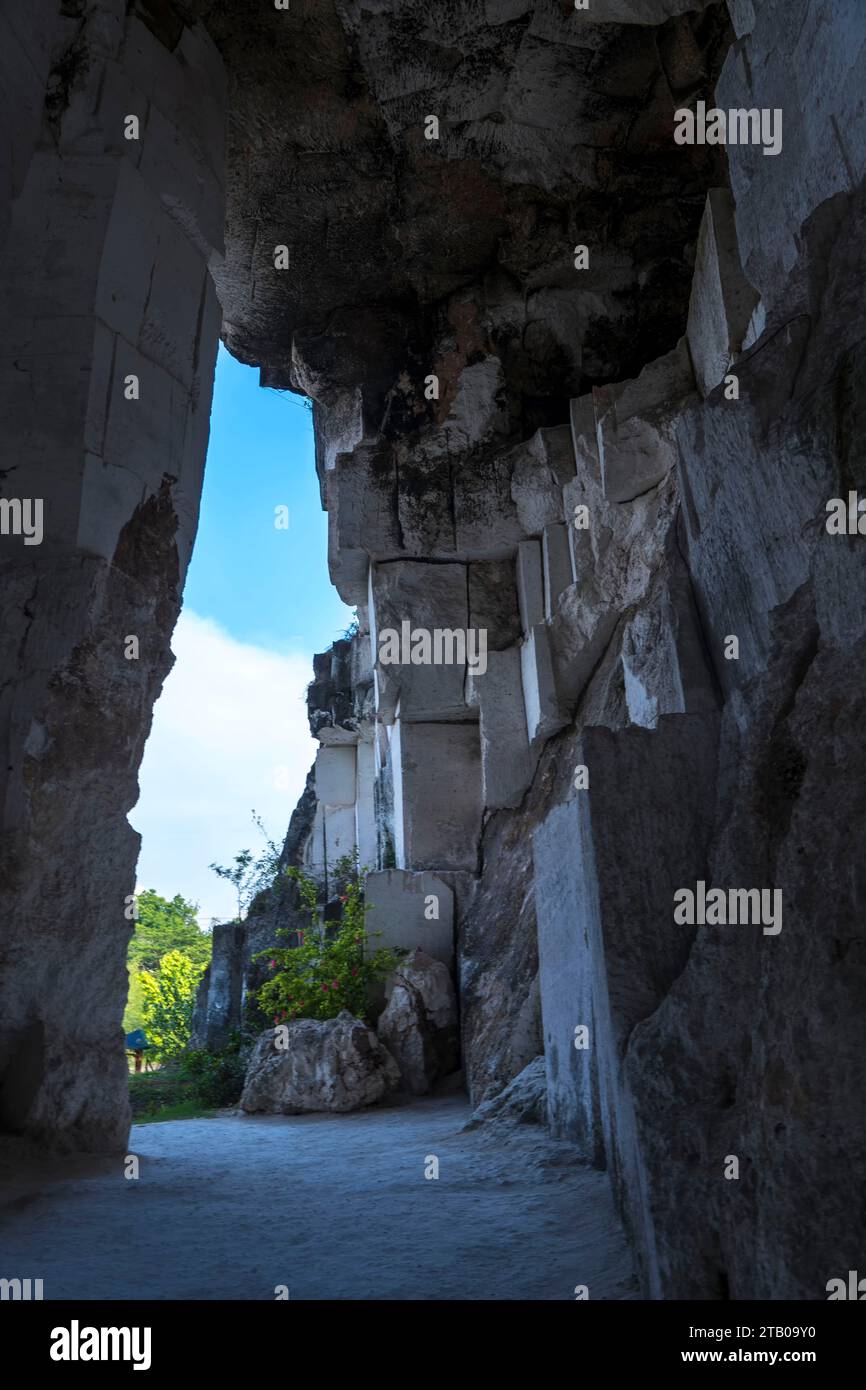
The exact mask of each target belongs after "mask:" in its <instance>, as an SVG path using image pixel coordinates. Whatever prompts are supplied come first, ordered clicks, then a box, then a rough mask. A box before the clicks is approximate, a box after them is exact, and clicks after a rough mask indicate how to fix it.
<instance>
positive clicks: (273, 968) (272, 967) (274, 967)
mask: <svg viewBox="0 0 866 1390" xmlns="http://www.w3.org/2000/svg"><path fill="white" fill-rule="evenodd" d="M276 968H277V962H276V961H275V960H272V961H271V969H272V970H276Z"/></svg>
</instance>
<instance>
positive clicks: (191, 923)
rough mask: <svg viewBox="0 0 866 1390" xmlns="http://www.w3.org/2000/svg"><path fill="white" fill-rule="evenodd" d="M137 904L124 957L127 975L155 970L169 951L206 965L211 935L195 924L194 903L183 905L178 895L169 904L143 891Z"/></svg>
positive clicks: (184, 903) (182, 899)
mask: <svg viewBox="0 0 866 1390" xmlns="http://www.w3.org/2000/svg"><path fill="white" fill-rule="evenodd" d="M137 905H138V920H137V921H136V924H135V931H134V932H133V935H132V940H131V941H130V943H129V952H128V954H127V963H128V965H129V972H130V976H131V975H132V974H133V973H134V972H137V971H140V970H150V971H154V970H158V969H159V963H160V961H161V960H162V958H163V956H165V955H167V953H168V952H169V951H182V952H183V954H184V955H185V956H187V957H188V958H189V959H190V960H191V961H193V962H194V963H195V964H196V965H207V964H208V962H209V961H210V956H211V934H210V931H209V930H208V931H202V929H201V927H200V926H199V925H198V922H197V920H196V913H197V912H198V904H197V903H190V902H187V901H186V899H185V898H182V897H181V895H180V893H175V895H174V897H173V898H172V899H171V901H169V900H168V898H161V897H160V895H159V894H158V893H155V892H154V891H153V889H152V888H146V889H145V890H144V891H143V892H141V893H139V894H138V897H137Z"/></svg>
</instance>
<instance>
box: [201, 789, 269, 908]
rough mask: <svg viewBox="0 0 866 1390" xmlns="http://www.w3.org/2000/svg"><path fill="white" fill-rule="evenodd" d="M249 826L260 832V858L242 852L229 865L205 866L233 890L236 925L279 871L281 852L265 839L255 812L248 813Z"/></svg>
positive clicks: (263, 830) (244, 851)
mask: <svg viewBox="0 0 866 1390" xmlns="http://www.w3.org/2000/svg"><path fill="white" fill-rule="evenodd" d="M252 817H253V824H254V825H255V826H256V828H257V829H258V830H259V831H261V834H262V836H263V838H264V841H265V848H264V849H263V850H262V852H261V854H259V855H258V856H255V855H254V854H253V852H252V850H250V849H242V850H241V852H240V854H236V855H235V857H234V859H233V861H232V863H231V864H230V865H225V864H209V865H208V868H209V869H213V871H214V873H215V874H217V875H218V876H219V877H220V878H223V879H225V880H226V882H227V883H230V884H231V885H232V887H233V888H234V890H235V894H236V896H237V900H238V915H237V917H236V918H235V921H236V922H240V921H241V919H242V918H243V917H244V915H245V914H246V913H248V911H249V908H250V907H251V905H252V904H253V902H254V901H255V900H256V899H257V898H258V897H259V896H260V895H261V894H262V893H265V892H266V891H267V890H268V889H270V888H271V887H273V884H274V880H275V878H276V877H277V874H278V872H279V867H280V856H281V854H282V850H281V848H280V846H279V845H278V844H276V843H275V842H274V841H273V840H272V839H270V837H269V836H268V832H267V831H266V830H265V827H264V825H263V824H262V818H261V816H259V815H258V814H257V813H256V812H255V811H253V813H252Z"/></svg>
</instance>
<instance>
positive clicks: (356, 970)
mask: <svg viewBox="0 0 866 1390" xmlns="http://www.w3.org/2000/svg"><path fill="white" fill-rule="evenodd" d="M357 973H358V967H357V965H353V966H352V974H353V975H357Z"/></svg>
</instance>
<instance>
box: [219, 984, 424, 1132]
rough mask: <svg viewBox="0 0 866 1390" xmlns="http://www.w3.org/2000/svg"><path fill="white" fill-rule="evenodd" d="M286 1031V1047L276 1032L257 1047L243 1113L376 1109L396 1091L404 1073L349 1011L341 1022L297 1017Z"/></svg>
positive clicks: (270, 1032)
mask: <svg viewBox="0 0 866 1390" xmlns="http://www.w3.org/2000/svg"><path fill="white" fill-rule="evenodd" d="M286 1027H287V1029H288V1036H287V1039H286V1045H285V1047H284V1048H280V1049H278V1048H277V1047H276V1046H275V1037H274V1034H275V1030H274V1029H270V1030H268V1031H267V1032H265V1033H262V1035H261V1037H260V1038H259V1040H258V1042H257V1043H256V1046H255V1048H254V1050H253V1054H252V1056H251V1057H250V1061H249V1065H248V1067H247V1074H246V1078H245V1080H244V1089H243V1094H242V1096H241V1108H242V1109H243V1110H246V1111H248V1112H250V1113H255V1112H257V1111H262V1110H263V1111H265V1112H266V1113H267V1114H270V1115H303V1114H306V1113H308V1112H310V1111H319V1110H328V1111H331V1112H336V1113H339V1114H342V1113H344V1112H345V1111H347V1110H360V1109H361V1108H362V1107H363V1106H365V1105H375V1104H376V1102H377V1101H379V1100H382V1099H383V1098H384V1097H385V1096H386V1095H387V1094H388V1093H389V1091H393V1090H394V1089H395V1088H396V1086H397V1084H398V1082H399V1079H400V1073H399V1071H398V1069H397V1064H396V1062H395V1061H394V1059H393V1057H391V1055H390V1054H389V1053H388V1052H387V1051H386V1049H385V1048H384V1047H383V1046H382V1044H381V1043H380V1041H379V1039H378V1038H377V1037H376V1034H375V1033H374V1032H373V1030H372V1028H368V1027H367V1025H366V1023H362V1022H361V1021H360V1019H357V1018H353V1016H352V1015H351V1014H350V1013H349V1012H348V1010H347V1009H344V1010H343V1012H342V1013H341V1014H339V1015H338V1016H337V1018H332V1019H327V1020H326V1021H323V1022H319V1021H318V1020H317V1019H313V1018H302V1019H296V1020H295V1022H294V1023H289V1024H287V1025H286Z"/></svg>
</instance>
